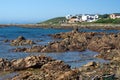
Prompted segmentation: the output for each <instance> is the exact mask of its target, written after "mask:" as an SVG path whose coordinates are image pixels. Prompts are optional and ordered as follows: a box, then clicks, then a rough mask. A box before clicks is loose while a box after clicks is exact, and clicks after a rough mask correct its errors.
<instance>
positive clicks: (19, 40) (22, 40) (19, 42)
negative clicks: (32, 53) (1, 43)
mask: <svg viewBox="0 0 120 80" xmlns="http://www.w3.org/2000/svg"><path fill="white" fill-rule="evenodd" d="M32 44H35V43H34V42H33V41H32V40H26V39H25V38H24V37H23V36H19V37H18V38H17V39H16V40H12V41H11V45H12V46H22V45H32Z"/></svg>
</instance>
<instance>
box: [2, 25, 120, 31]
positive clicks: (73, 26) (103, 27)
mask: <svg viewBox="0 0 120 80" xmlns="http://www.w3.org/2000/svg"><path fill="white" fill-rule="evenodd" d="M10 26H17V27H24V28H57V29H61V28H63V29H69V28H72V29H74V28H78V29H80V28H88V29H114V30H120V24H60V25H49V24H0V27H10Z"/></svg>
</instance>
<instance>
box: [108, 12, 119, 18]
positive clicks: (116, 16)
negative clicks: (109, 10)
mask: <svg viewBox="0 0 120 80" xmlns="http://www.w3.org/2000/svg"><path fill="white" fill-rule="evenodd" d="M110 18H111V19H116V18H120V13H113V14H110Z"/></svg>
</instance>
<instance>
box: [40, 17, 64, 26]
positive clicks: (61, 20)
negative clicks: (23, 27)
mask: <svg viewBox="0 0 120 80" xmlns="http://www.w3.org/2000/svg"><path fill="white" fill-rule="evenodd" d="M65 21H66V18H65V17H56V18H53V19H49V20H47V21H44V22H41V23H38V24H50V25H57V24H61V23H64V22H65Z"/></svg>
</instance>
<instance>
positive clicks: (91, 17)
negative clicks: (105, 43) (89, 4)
mask: <svg viewBox="0 0 120 80" xmlns="http://www.w3.org/2000/svg"><path fill="white" fill-rule="evenodd" d="M110 18H111V19H116V18H120V13H113V14H110ZM66 19H67V22H68V23H76V22H94V21H97V20H98V19H99V15H98V14H79V15H74V16H73V15H67V16H66Z"/></svg>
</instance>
